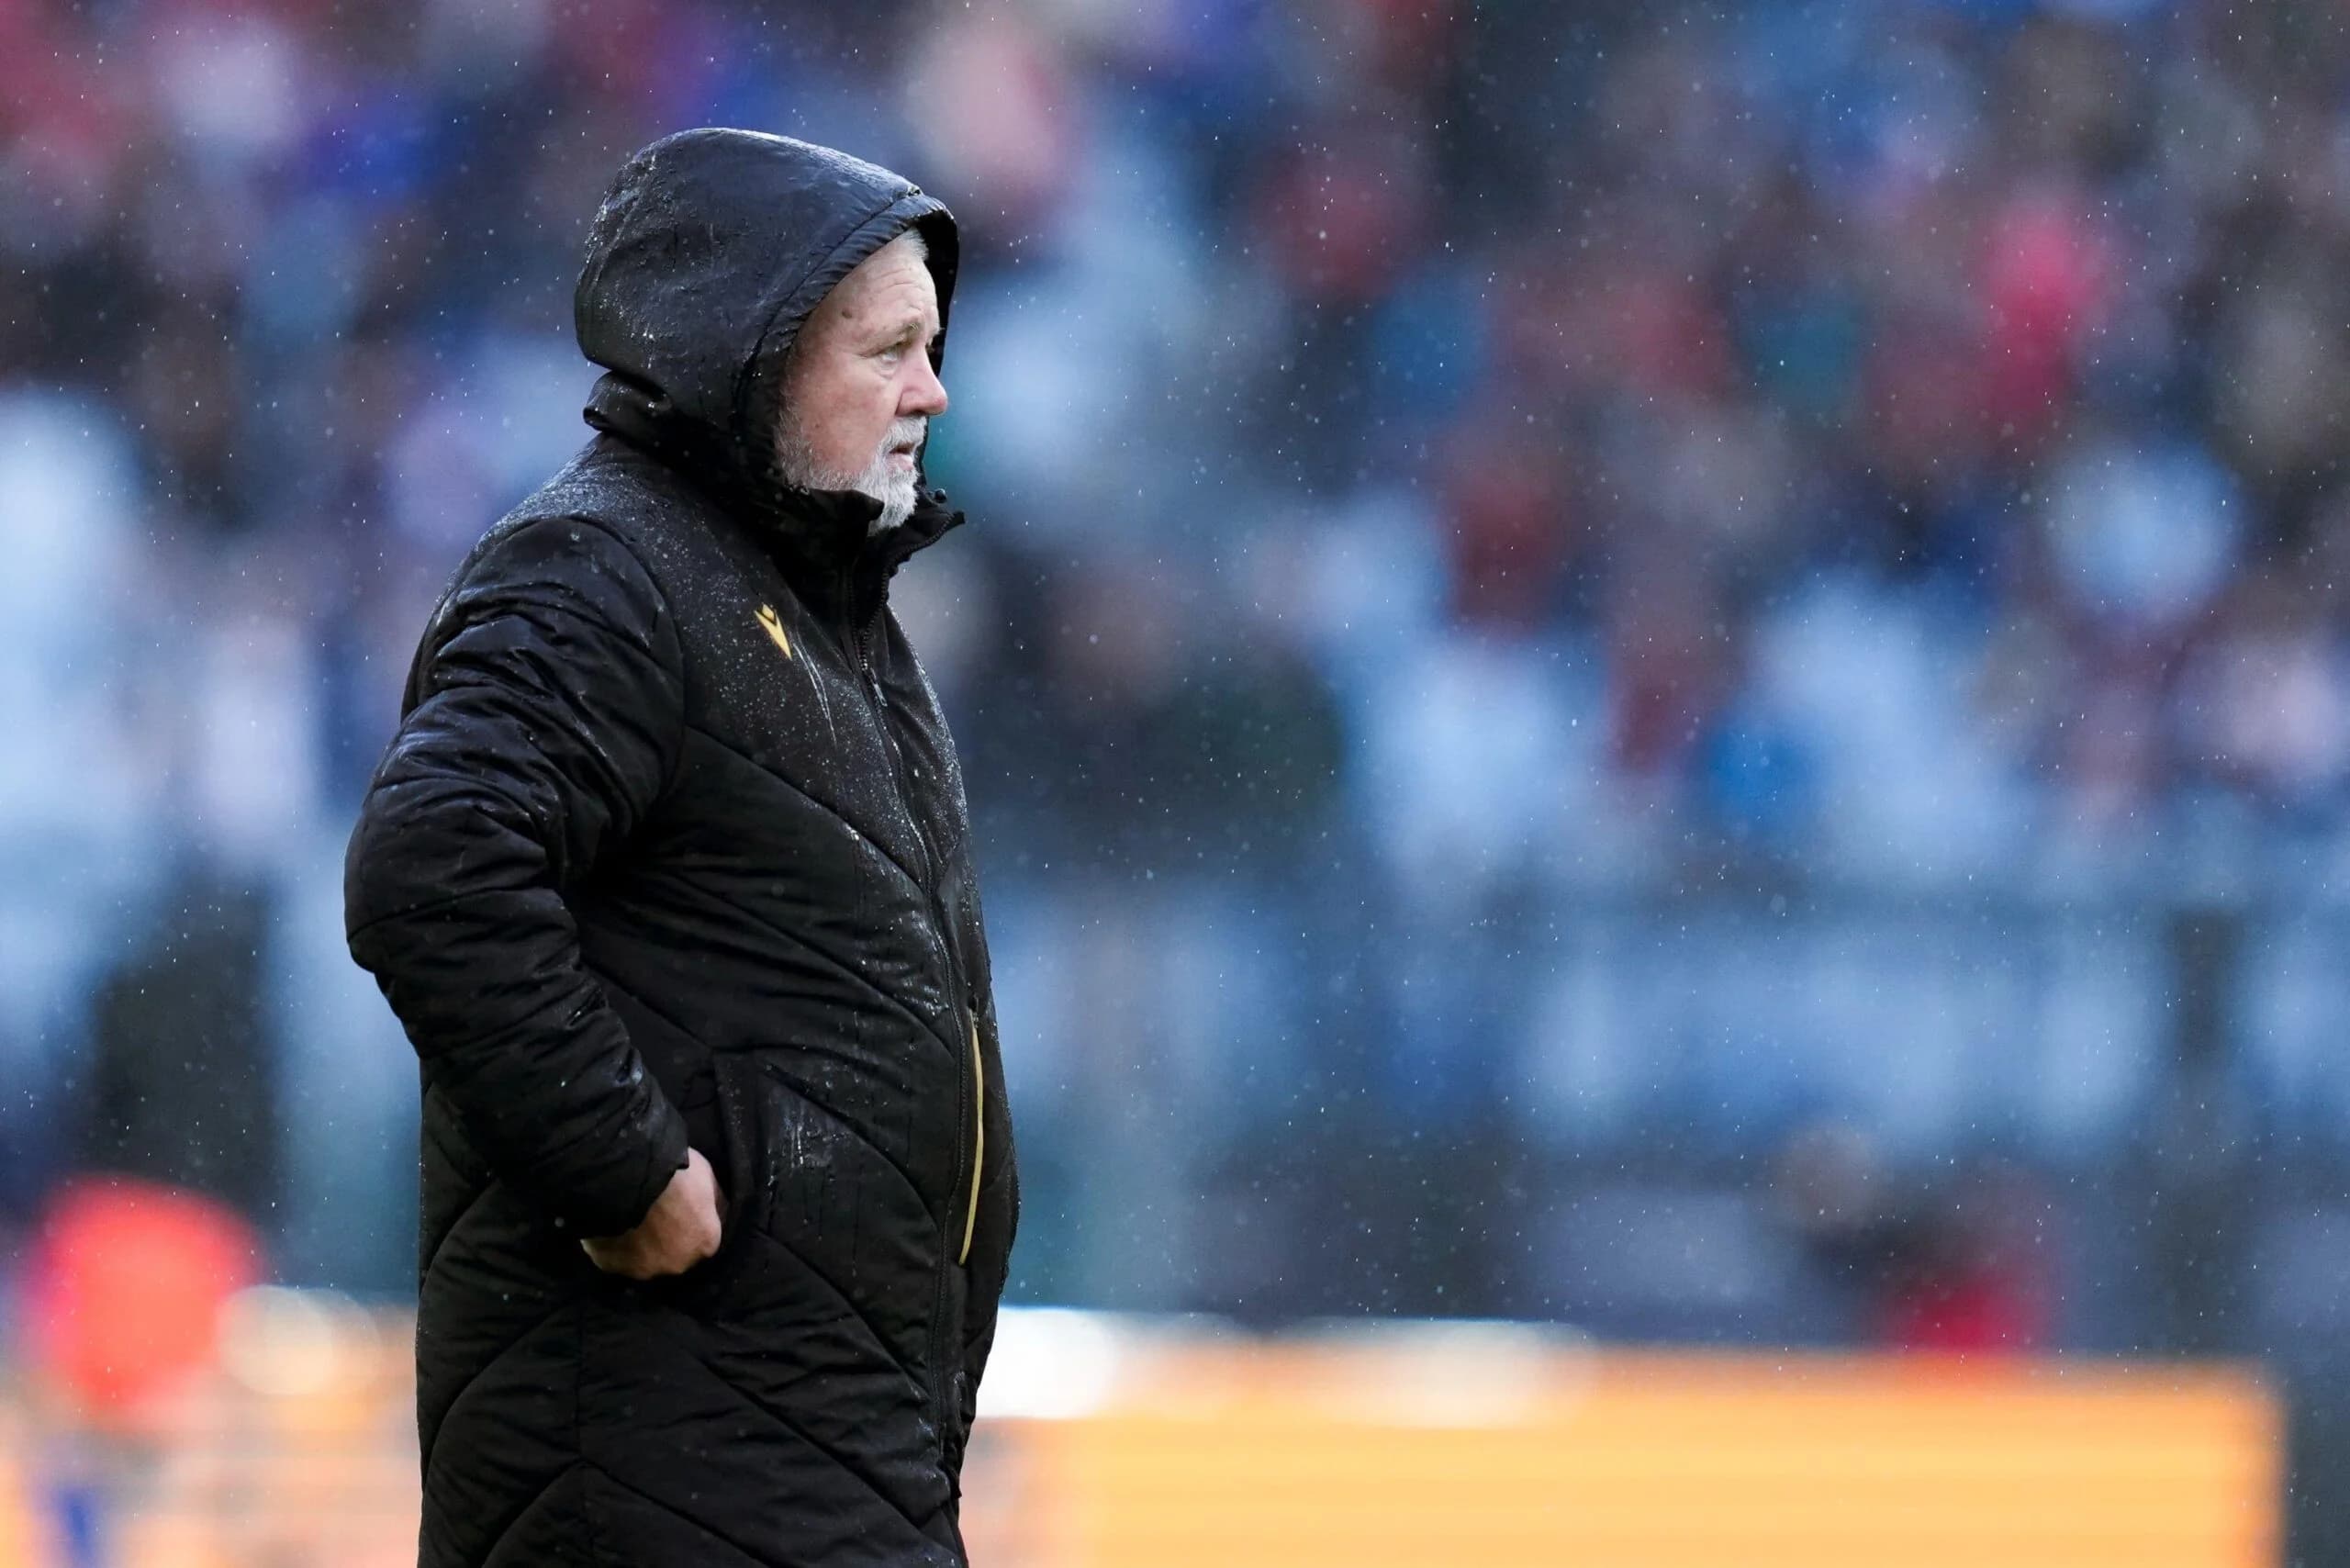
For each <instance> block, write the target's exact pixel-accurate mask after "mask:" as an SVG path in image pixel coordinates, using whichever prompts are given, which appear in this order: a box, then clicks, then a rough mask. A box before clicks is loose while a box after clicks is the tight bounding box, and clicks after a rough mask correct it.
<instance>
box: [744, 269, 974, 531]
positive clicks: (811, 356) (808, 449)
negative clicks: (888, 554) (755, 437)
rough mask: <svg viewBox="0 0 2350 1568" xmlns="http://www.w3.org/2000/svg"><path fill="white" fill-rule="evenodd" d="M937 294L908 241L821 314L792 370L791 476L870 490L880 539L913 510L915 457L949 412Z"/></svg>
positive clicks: (787, 397) (788, 371) (787, 469)
mask: <svg viewBox="0 0 2350 1568" xmlns="http://www.w3.org/2000/svg"><path fill="white" fill-rule="evenodd" d="M937 335H938V286H937V284H936V283H934V281H933V280H932V278H931V275H930V268H929V267H928V266H927V265H925V264H924V263H923V259H922V256H921V254H920V252H917V251H916V250H915V249H914V246H913V242H912V236H910V235H909V236H901V237H900V238H898V239H896V240H893V241H890V243H889V244H887V245H884V246H883V247H882V248H881V249H880V250H878V251H876V252H874V253H873V254H872V255H870V256H867V258H866V259H865V260H864V261H863V262H862V263H859V264H858V265H857V268H856V271H854V272H852V273H850V274H848V276H846V277H845V278H843V279H841V281H840V282H839V284H838V285H836V286H834V289H833V291H832V293H830V294H828V295H826V296H825V297H824V299H823V303H822V304H821V305H819V306H817V307H816V309H815V312H814V313H813V314H812V315H811V316H810V317H809V318H808V320H807V323H806V324H805V325H804V326H802V327H801V328H800V337H799V339H798V341H797V342H794V343H793V345H792V350H791V357H790V360H789V363H788V364H786V366H785V369H784V382H783V429H782V430H781V431H778V437H777V439H778V457H779V459H780V462H781V465H782V468H783V476H784V477H785V478H786V479H787V480H789V482H790V483H792V484H794V485H797V486H799V487H801V488H803V489H811V490H862V491H863V492H864V493H865V494H867V495H868V496H871V497H873V498H876V499H877V500H878V501H880V502H881V506H882V511H881V516H880V518H879V520H878V521H877V522H876V523H875V525H874V527H875V530H876V532H878V531H879V530H881V529H884V528H894V527H896V526H897V525H898V524H899V523H901V522H903V521H905V520H906V518H907V517H908V516H909V515H910V514H911V513H912V511H913V505H914V449H915V448H917V447H918V446H920V445H921V444H922V440H923V432H924V431H925V430H926V429H927V421H928V420H930V418H931V417H932V416H933V415H935V414H943V413H945V412H946V387H945V386H941V385H940V384H939V380H938V377H937V375H935V374H934V372H933V371H932V370H931V367H930V341H931V339H933V338H934V337H936V336H937Z"/></svg>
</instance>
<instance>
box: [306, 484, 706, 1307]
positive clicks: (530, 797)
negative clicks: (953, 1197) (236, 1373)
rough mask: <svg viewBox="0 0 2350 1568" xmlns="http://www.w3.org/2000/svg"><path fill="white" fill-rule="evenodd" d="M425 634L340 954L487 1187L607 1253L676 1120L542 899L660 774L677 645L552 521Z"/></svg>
mask: <svg viewBox="0 0 2350 1568" xmlns="http://www.w3.org/2000/svg"><path fill="white" fill-rule="evenodd" d="M432 635H433V637H434V638H435V640H436V642H437V645H435V646H431V647H429V648H428V650H427V652H426V655H425V656H424V658H423V660H422V662H421V663H420V666H419V669H418V672H417V676H416V682H415V693H414V695H415V698H416V701H415V705H414V706H413V707H412V708H411V709H410V711H409V712H408V716H407V718H406V720H405V721H404V722H402V724H401V726H400V732H399V734H398V736H397V739H396V740H395V741H394V742H393V745H392V747H391V749H390V750H389V751H388V752H387V753H386V756H385V757H384V761H383V763H382V765H381V766H380V767H378V768H377V769H376V772H375V780H374V782H373V783H372V784H371V785H370V787H369V789H368V792H367V798H366V801H365V802H364V805H363V806H362V808H361V811H360V815H359V824H358V826H357V828H356V829H355V830H354V831H353V834H352V839H351V847H350V851H349V854H348V856H347V857H346V859H345V862H344V868H343V900H344V919H345V924H346V928H347V930H348V933H349V936H350V941H351V951H352V956H353V958H357V959H358V961H359V962H360V964H361V965H363V966H364V968H366V969H369V970H370V971H372V972H373V973H374V974H375V979H376V981H377V983H378V984H380V985H381V986H382V987H383V990H384V994H385V996H386V998H387V999H388V1000H389V1001H390V1002H391V1005H392V1010H393V1011H394V1012H395V1013H397V1014H398V1015H399V1019H400V1022H401V1024H402V1025H405V1026H406V1028H407V1030H408V1039H409V1040H410V1042H411V1043H412V1044H414V1046H415V1047H416V1050H417V1054H418V1056H419V1057H420V1058H422V1059H423V1062H424V1064H425V1072H426V1078H427V1081H429V1082H430V1083H431V1084H432V1085H433V1086H434V1087H436V1088H438V1089H439V1090H440V1091H441V1092H442V1093H443V1094H444V1095H446V1096H447V1097H448V1099H449V1100H450V1101H451V1102H452V1103H453V1104H454V1105H455V1106H456V1108H457V1111H458V1114H459V1115H460V1117H461V1118H462V1120H463V1123H464V1129H465V1132H466V1134H467V1137H468V1138H469V1140H470V1141H472V1142H473V1143H474V1144H475V1146H476V1148H478V1149H479V1150H480V1152H481V1154H482V1155H483V1157H484V1158H485V1159H487V1160H488V1161H489V1163H490V1164H491V1166H492V1167H493V1168H494V1169H495V1170H497V1172H498V1174H499V1175H500V1176H501V1177H503V1178H505V1179H506V1180H507V1181H509V1182H512V1183H513V1184H514V1185H515V1186H517V1187H518V1188H520V1189H521V1190H522V1191H523V1192H524V1193H526V1194H528V1195H529V1196H530V1197H532V1199H533V1200H535V1201H536V1202H537V1203H538V1204H539V1205H540V1206H541V1207H543V1209H545V1210H546V1211H547V1212H548V1213H549V1214H551V1215H554V1216H555V1217H556V1218H557V1220H558V1221H559V1222H560V1223H561V1224H563V1225H564V1226H565V1227H566V1228H567V1229H568V1230H569V1231H570V1232H571V1234H573V1235H575V1236H578V1237H581V1238H588V1237H600V1236H617V1235H619V1234H620V1233H621V1232H625V1231H629V1230H631V1229H632V1228H633V1227H634V1226H637V1225H638V1223H639V1222H640V1221H642V1220H643V1219H645V1217H646V1216H647V1215H648V1213H650V1212H651V1211H653V1209H654V1206H655V1200H656V1199H658V1198H660V1197H661V1196H662V1194H663V1193H664V1192H665V1191H666V1189H667V1188H668V1186H669V1183H670V1181H671V1178H672V1177H673V1176H675V1175H676V1174H677V1172H678V1171H679V1170H681V1169H682V1168H683V1167H685V1165H686V1163H687V1158H686V1153H687V1151H686V1129H685V1123H684V1121H683V1119H682V1118H681V1117H680V1116H679V1115H678V1114H677V1108H676V1107H675V1106H673V1105H671V1104H670V1103H669V1101H668V1099H667V1097H666V1095H664V1094H663V1093H662V1092H661V1088H660V1085H659V1084H658V1083H657V1082H656V1081H655V1080H654V1078H653V1077H652V1075H651V1074H650V1073H648V1072H647V1071H646V1070H645V1067H644V1063H643V1059H642V1058H640V1057H639V1056H638V1054H637V1052H636V1050H635V1048H634V1047H632V1045H631V1044H630V1042H629V1038H628V1033H627V1030H626V1028H625V1027H624V1026H623V1025H621V1021H620V1019H619V1017H618V1016H616V1015H615V1014H613V1012H612V1010H611V1008H610V1006H609V1005H608V1004H607V1003H606V1002H605V1000H604V997H603V994H602V992H601V991H600V990H599V988H598V986H597V985H596V983H595V981H594V980H592V979H591V978H590V977H589V976H588V973H587V970H586V969H585V968H584V966H583V964H582V961H581V958H580V953H579V942H578V932H577V928H576V925H575V924H574V923H573V921H572V917H571V912H570V910H569V909H568V908H567V907H566V906H565V902H564V891H565V889H566V888H569V887H571V886H573V885H574V884H576V882H577V881H578V879H581V878H583V877H584V876H586V875H587V874H588V871H589V870H590V869H591V868H593V867H594V866H595V864H596V863H597V860H598V858H599V857H600V856H602V855H604V854H605V853H607V852H609V851H610V850H611V849H613V848H614V847H616V846H619V845H620V844H621V843H623V842H624V841H625V840H626V839H627V838H628V836H629V835H630V834H632V832H633V831H634V830H635V828H636V826H637V825H638V823H640V822H641V821H642V820H643V816H644V814H645V812H647V811H649V810H650V808H651V807H652V804H653V802H654V801H655V799H656V798H657V797H658V796H659V794H660V792H661V790H662V788H663V786H664V784H665V782H666V779H667V778H668V776H669V772H670V768H671V767H672V766H673V764H674V763H675V761H676V757H677V747H678V746H679V745H680V744H681V738H682V734H683V727H684V693H683V674H682V671H683V665H684V659H683V655H682V652H681V650H680V648H679V645H678V643H677V630H676V627H675V626H674V625H673V624H672V623H671V622H670V620H669V616H668V611H667V608H666V605H665V604H664V602H663V601H662V598H661V594H660V591H659V589H658V588H656V587H655V585H654V583H653V581H652V579H651V577H649V576H648V575H647V574H646V573H645V571H644V568H643V565H642V564H641V563H639V562H638V561H637V559H636V558H635V556H634V555H633V554H631V552H630V551H629V550H628V549H627V547H626V546H624V545H622V544H621V543H620V542H619V541H618V540H617V539H615V538H614V537H612V535H611V534H610V533H608V532H605V531H604V530H603V529H601V528H599V527H597V526H595V525H593V524H591V523H588V522H583V521H576V520H572V519H554V520H550V521H539V522H532V523H529V524H526V525H524V526H523V527H521V528H520V529H519V530H517V531H516V532H513V533H511V534H509V535H507V536H506V537H505V538H503V539H501V540H499V541H498V543H495V544H494V545H492V546H491V547H490V548H489V549H487V551H486V552H485V553H484V554H482V555H480V556H479V557H478V558H477V559H476V561H475V563H474V564H473V566H471V568H469V570H468V571H467V572H466V574H465V577H464V580H463V581H462V582H461V583H460V584H459V586H458V588H457V589H456V590H455V592H454V594H453V597H452V599H451V600H450V602H449V603H448V604H447V606H446V607H445V608H444V610H443V611H442V619H441V622H440V624H439V625H437V626H436V628H435V629H434V633H433V634H432ZM711 1241H712V1244H713V1245H714V1243H715V1238H714V1237H712V1238H711ZM656 1271H657V1270H656Z"/></svg>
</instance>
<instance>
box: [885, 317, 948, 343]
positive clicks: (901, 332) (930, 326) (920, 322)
mask: <svg viewBox="0 0 2350 1568" xmlns="http://www.w3.org/2000/svg"><path fill="white" fill-rule="evenodd" d="M917 331H918V332H925V333H927V334H929V335H930V336H932V337H936V336H937V335H938V318H937V317H935V316H930V315H925V314H924V313H923V312H922V311H919V310H909V311H907V312H906V313H905V314H904V315H902V316H897V317H893V318H890V320H889V322H888V324H887V325H883V326H876V327H874V328H873V329H872V336H873V341H874V342H877V343H894V342H897V341H898V340H899V339H900V338H902V337H904V336H905V335H906V334H907V333H909V332H917Z"/></svg>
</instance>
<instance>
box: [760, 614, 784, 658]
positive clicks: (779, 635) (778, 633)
mask: <svg viewBox="0 0 2350 1568" xmlns="http://www.w3.org/2000/svg"><path fill="white" fill-rule="evenodd" d="M759 624H760V625H761V626H764V627H765V628H767V635H768V636H769V637H771V638H773V639H774V640H775V645H776V646H777V647H778V648H781V649H782V650H783V656H784V657H785V658H787V659H788V658H789V657H790V656H791V639H790V638H789V637H787V636H785V635H784V634H783V620H782V618H781V617H780V616H778V615H777V614H776V612H775V607H774V606H772V605H766V604H763V605H761V606H759Z"/></svg>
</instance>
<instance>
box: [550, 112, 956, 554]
mask: <svg viewBox="0 0 2350 1568" xmlns="http://www.w3.org/2000/svg"><path fill="white" fill-rule="evenodd" d="M910 229H916V230H921V232H922V235H923V241H924V242H925V244H926V245H927V247H928V250H929V263H930V271H931V275H932V277H933V279H934V281H935V282H936V284H937V286H938V319H939V331H938V335H937V336H936V337H935V338H934V339H933V340H932V342H931V348H930V354H931V363H932V364H933V365H934V366H937V365H939V364H942V363H943V360H944V356H945V353H946V319H947V309H948V306H949V304H950V302H951V301H952V299H953V297H954V292H955V271H956V263H957V249H958V246H957V234H956V228H955V218H954V215H953V214H951V213H950V212H948V211H947V209H946V205H945V204H944V203H942V202H940V201H939V200H938V199H937V198H935V197H934V196H926V195H924V194H923V192H922V190H921V189H920V188H919V187H917V186H916V185H913V184H912V182H911V181H909V180H907V179H905V178H903V177H901V176H900V175H898V174H891V173H890V171H889V170H887V169H884V168H881V167H879V166H878V165H877V164H873V163H867V162H864V161H863V160H861V159H856V158H852V157H849V156H848V155H847V154H845V153H843V152H838V151H834V150H833V149H832V148H829V147H819V146H816V145H814V144H813V143H811V142H806V141H799V140H793V139H792V138H790V137H788V136H769V135H766V134H763V133H761V132H757V131H748V130H731V129H700V130H686V131H679V132H678V133H677V134H676V135H674V136H666V137H664V138H662V139H661V140H658V141H656V142H655V143H653V144H652V145H651V146H650V147H647V148H645V149H644V150H643V151H641V152H638V153H637V154H636V155H635V156H634V157H632V158H631V159H630V160H629V161H628V162H627V163H626V164H624V165H622V167H621V172H620V174H619V176H618V177H617V178H615V179H614V180H613V182H612V185H611V189H610V192H609V193H608V194H607V195H606V196H605V197H604V203H603V206H602V207H599V208H598V209H597V212H596V219H595V223H594V225H593V226H592V228H591V229H590V230H589V232H588V258H587V263H586V265H585V266H584V267H583V268H582V269H581V270H580V274H579V286H578V288H577V290H576V292H575V294H574V296H573V299H572V310H573V315H574V318H575V319H576V324H577V330H578V334H579V347H580V351H581V352H582V353H585V354H586V355H587V356H588V359H590V360H592V361H594V362H595V363H596V364H600V365H602V366H603V367H604V369H605V375H603V377H602V378H601V379H600V380H599V381H598V382H597V384H596V388H595V391H594V392H593V393H592V394H591V395H590V396H589V398H588V407H587V409H586V410H585V413H586V417H587V420H588V423H589V424H590V425H592V426H594V427H595V428H596V429H598V430H599V431H610V433H612V434H615V435H618V436H620V437H621V438H623V439H625V440H627V441H629V442H632V443H634V444H636V445H638V446H641V447H643V448H645V449H647V450H648V451H650V452H651V453H653V454H655V456H657V457H659V458H661V459H662V460H663V461H664V462H666V463H667V464H669V465H672V466H674V467H677V468H678V469H680V470H681V471H683V472H684V473H685V474H686V476H688V477H689V478H691V479H693V480H694V481H696V482H697V483H699V484H702V485H703V486H705V487H709V488H711V489H712V490H715V491H717V492H719V493H720V494H721V495H722V497H723V498H725V499H726V500H727V501H728V502H729V503H730V504H732V505H734V506H737V507H741V508H744V509H745V510H748V511H749V512H750V513H751V514H752V515H754V516H755V517H759V518H762V519H767V520H772V521H782V522H785V523H786V532H792V533H800V534H803V535H804V534H806V533H807V532H810V531H811V530H812V531H813V532H816V533H819V534H824V535H833V534H840V535H845V537H840V538H822V539H819V538H807V537H801V538H798V539H793V540H790V541H789V543H792V544H794V545H799V546H802V547H839V548H845V549H847V550H849V551H851V552H852V553H854V552H855V551H856V549H857V548H858V547H859V546H860V545H861V542H862V537H863V532H864V525H865V524H866V523H867V521H869V520H870V519H871V518H872V517H873V516H875V515H876V514H877V513H878V502H875V501H872V500H871V499H870V498H867V497H863V496H859V495H856V493H854V492H849V491H825V492H809V491H800V490H793V489H791V488H790V487H787V486H786V485H785V484H784V483H783V479H782V476H781V475H780V474H779V473H778V471H777V467H776V441H775V434H776V431H777V429H778V420H779V419H780V417H781V415H782V411H783V398H782V386H783V367H784V361H785V358H786V356H788V355H789V353H790V352H791V345H792V343H793V342H794V341H795V340H796V339H797V338H798V336H799V334H800V327H801V325H802V324H803V323H805V322H806V321H807V319H808V317H809V315H810V313H811V312H812V311H813V310H814V309H815V308H816V307H817V305H818V304H819V303H821V302H822V299H823V297H824V296H825V295H827V294H829V293H831V292H832V290H833V287H834V285H836V284H838V283H839V282H840V281H841V279H843V278H845V277H846V276H847V275H848V274H849V273H850V272H851V271H852V270H853V269H855V267H856V264H857V263H860V262H862V261H864V260H865V259H866V258H867V256H870V255H872V254H873V252H876V251H878V250H879V249H880V248H881V247H882V246H884V245H886V244H888V243H889V242H890V241H892V240H894V239H896V238H897V237H898V236H899V235H901V234H903V233H904V232H906V231H907V230H910ZM917 460H918V461H919V459H917ZM923 498H924V500H925V502H927V503H929V504H928V505H927V506H926V507H925V508H924V509H923V510H925V511H930V512H935V511H937V510H939V508H940V502H941V500H943V498H939V497H938V496H937V493H936V492H931V491H925V492H924V497H923ZM794 520H796V521H797V522H798V524H799V526H798V527H797V528H793V527H790V526H789V523H790V521H794ZM918 524H920V525H923V526H921V527H920V528H919V529H918V532H921V533H926V534H927V535H928V536H929V537H935V536H936V534H937V533H938V532H944V529H945V526H946V521H945V520H944V519H942V518H937V517H924V516H923V515H922V514H920V513H918V514H917V518H916V520H915V521H914V522H910V523H909V524H908V525H907V527H908V528H916V527H917V525H918ZM899 532H904V531H903V530H900V531H899ZM923 542H925V543H926V542H927V541H926V540H924V541H923ZM910 543H911V541H910ZM825 553H827V554H829V553H831V550H830V549H829V548H827V549H826V550H825Z"/></svg>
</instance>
